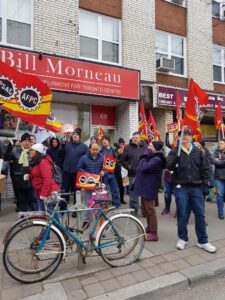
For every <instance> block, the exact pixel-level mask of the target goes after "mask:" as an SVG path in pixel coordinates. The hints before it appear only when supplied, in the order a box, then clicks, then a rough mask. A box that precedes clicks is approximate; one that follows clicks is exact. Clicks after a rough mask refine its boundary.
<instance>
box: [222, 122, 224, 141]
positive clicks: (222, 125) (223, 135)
mask: <svg viewBox="0 0 225 300" xmlns="http://www.w3.org/2000/svg"><path fill="white" fill-rule="evenodd" d="M223 129H224V124H223V123H222V138H223V139H224V130H223Z"/></svg>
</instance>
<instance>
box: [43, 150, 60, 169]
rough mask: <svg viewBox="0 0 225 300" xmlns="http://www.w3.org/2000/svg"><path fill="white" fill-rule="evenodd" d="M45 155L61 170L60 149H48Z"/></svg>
mask: <svg viewBox="0 0 225 300" xmlns="http://www.w3.org/2000/svg"><path fill="white" fill-rule="evenodd" d="M46 154H48V155H49V156H50V157H51V159H52V161H53V162H54V163H55V164H56V165H57V166H59V167H60V169H61V170H62V168H63V162H62V157H61V153H60V148H53V147H49V148H48V149H47V152H46Z"/></svg>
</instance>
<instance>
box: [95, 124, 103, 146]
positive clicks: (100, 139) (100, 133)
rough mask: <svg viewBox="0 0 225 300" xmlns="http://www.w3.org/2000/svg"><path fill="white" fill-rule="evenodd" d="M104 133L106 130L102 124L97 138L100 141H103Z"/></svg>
mask: <svg viewBox="0 0 225 300" xmlns="http://www.w3.org/2000/svg"><path fill="white" fill-rule="evenodd" d="M104 134H105V132H104V130H103V128H102V127H101V126H100V127H99V129H98V132H97V136H96V140H97V141H98V142H101V141H102V138H103V136H104Z"/></svg>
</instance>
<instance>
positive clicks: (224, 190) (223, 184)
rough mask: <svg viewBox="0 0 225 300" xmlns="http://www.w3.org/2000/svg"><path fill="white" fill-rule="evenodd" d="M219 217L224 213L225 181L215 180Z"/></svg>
mask: <svg viewBox="0 0 225 300" xmlns="http://www.w3.org/2000/svg"><path fill="white" fill-rule="evenodd" d="M215 185H216V191H217V209H218V215H223V213H224V195H225V180H220V179H215Z"/></svg>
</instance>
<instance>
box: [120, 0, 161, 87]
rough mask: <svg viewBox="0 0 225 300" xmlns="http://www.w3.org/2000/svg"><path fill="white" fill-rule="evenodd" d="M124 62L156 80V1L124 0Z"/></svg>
mask: <svg viewBox="0 0 225 300" xmlns="http://www.w3.org/2000/svg"><path fill="white" fill-rule="evenodd" d="M122 17H123V18H122V47H123V53H122V63H123V66H125V67H129V68H134V69H139V70H140V71H141V79H142V80H146V81H155V1H153V0H151V1H149V0H141V1H137V0H123V1H122Z"/></svg>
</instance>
